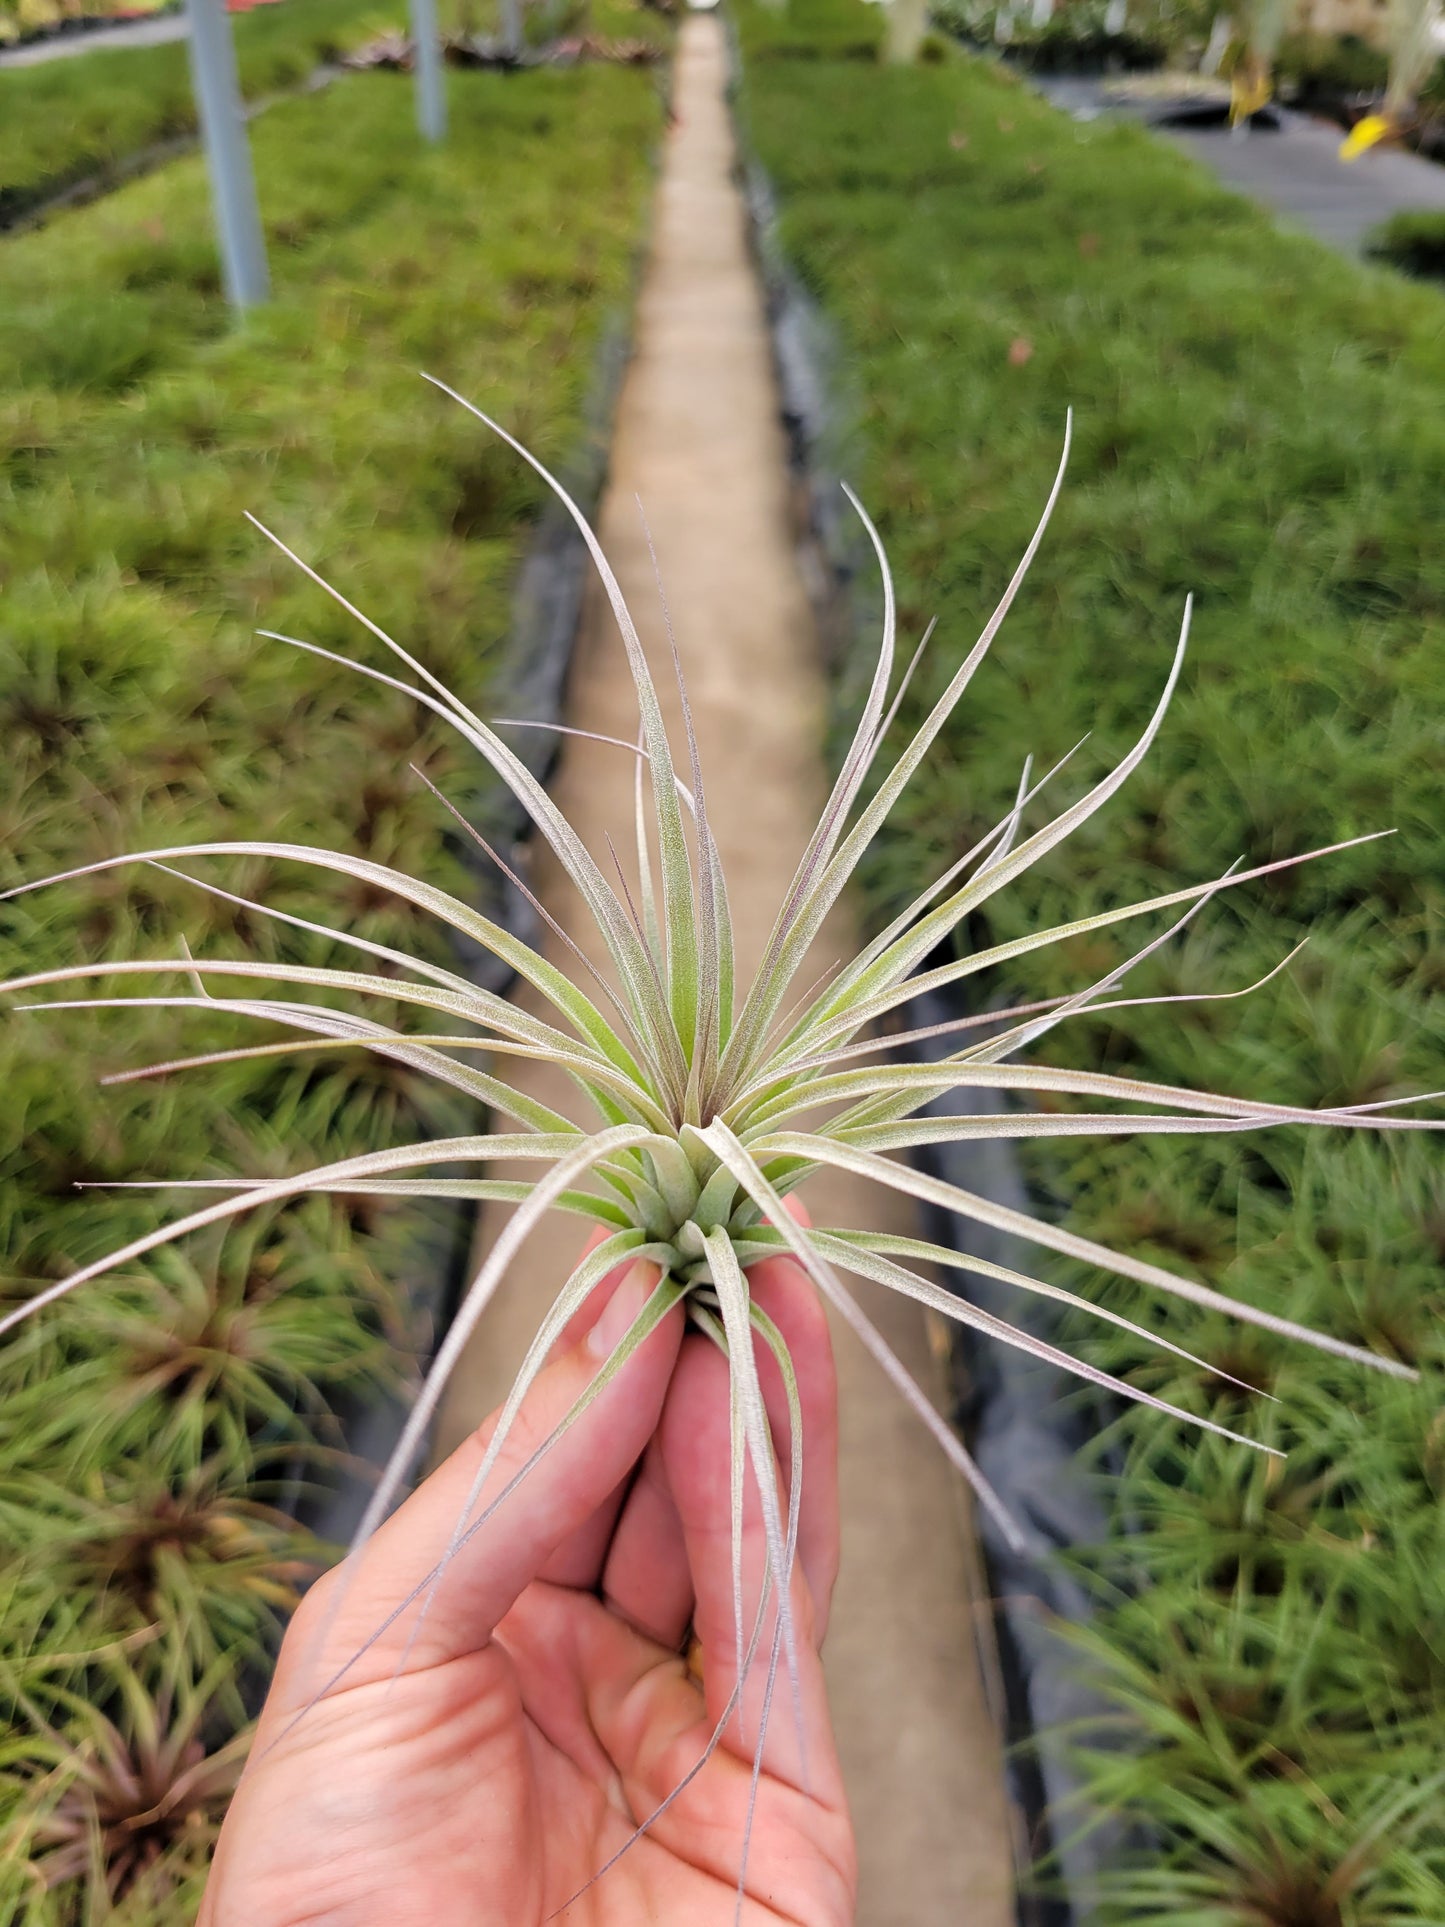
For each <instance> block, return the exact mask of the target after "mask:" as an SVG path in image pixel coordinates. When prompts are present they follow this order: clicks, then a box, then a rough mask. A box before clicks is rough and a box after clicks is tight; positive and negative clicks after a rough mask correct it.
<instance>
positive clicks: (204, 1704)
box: [0, 1651, 251, 1927]
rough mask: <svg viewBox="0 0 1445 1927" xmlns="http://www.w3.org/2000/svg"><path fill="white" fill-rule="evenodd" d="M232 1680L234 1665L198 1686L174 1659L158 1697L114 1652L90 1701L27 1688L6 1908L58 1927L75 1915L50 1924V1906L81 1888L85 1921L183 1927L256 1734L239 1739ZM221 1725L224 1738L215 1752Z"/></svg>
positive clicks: (0, 1832)
mask: <svg viewBox="0 0 1445 1927" xmlns="http://www.w3.org/2000/svg"><path fill="white" fill-rule="evenodd" d="M233 1670H234V1662H233V1660H232V1659H231V1658H230V1657H229V1656H227V1657H224V1658H222V1659H221V1660H220V1661H218V1662H217V1664H216V1665H215V1666H213V1667H212V1668H211V1669H210V1670H209V1671H208V1672H207V1673H206V1674H205V1675H204V1676H203V1677H201V1678H200V1679H195V1678H193V1677H192V1676H191V1675H190V1672H189V1669H188V1667H187V1665H186V1663H185V1660H184V1658H183V1657H182V1656H181V1655H180V1654H178V1653H176V1654H172V1655H171V1656H170V1658H169V1660H168V1662H167V1664H166V1666H165V1669H164V1672H163V1675H162V1678H161V1681H160V1683H159V1684H158V1685H156V1686H151V1685H148V1684H147V1683H146V1682H145V1681H144V1680H143V1679H142V1678H141V1676H140V1674H139V1673H138V1672H137V1671H135V1670H134V1669H133V1668H132V1667H131V1665H130V1664H129V1662H128V1659H127V1657H126V1655H125V1654H124V1653H123V1652H117V1651H113V1652H111V1653H110V1654H108V1655H106V1656H105V1657H104V1658H103V1660H102V1662H101V1664H100V1665H99V1666H98V1667H97V1668H96V1670H95V1672H94V1674H93V1675H92V1676H91V1678H90V1680H89V1682H88V1690H87V1691H84V1692H82V1691H80V1690H77V1689H76V1688H74V1687H71V1686H64V1687H61V1688H56V1689H51V1690H49V1691H48V1692H36V1693H31V1692H26V1691H24V1690H23V1689H22V1690H21V1691H20V1692H19V1693H18V1694H17V1699H18V1701H19V1706H20V1711H21V1715H22V1719H23V1722H24V1724H25V1725H26V1726H28V1728H29V1729H30V1730H29V1732H28V1733H27V1734H25V1735H24V1736H22V1737H19V1738H17V1739H16V1740H15V1741H13V1742H12V1744H11V1746H10V1747H9V1749H8V1754H9V1760H8V1761H7V1764H9V1762H10V1761H13V1762H14V1763H15V1769H14V1772H13V1777H10V1776H8V1775H7V1779H8V1784H7V1785H6V1786H5V1787H4V1789H3V1795H8V1796H9V1797H8V1798H4V1799H3V1805H4V1806H5V1807H9V1808H10V1809H11V1811H10V1812H9V1814H8V1815H6V1816H5V1823H4V1824H0V1846H3V1850H4V1851H3V1862H4V1868H5V1876H4V1880H3V1884H0V1897H4V1898H5V1899H7V1900H12V1901H13V1902H14V1903H16V1904H23V1905H24V1906H25V1915H24V1917H25V1918H26V1919H27V1920H36V1921H39V1922H43V1923H45V1927H50V1923H51V1922H52V1921H54V1922H55V1923H56V1927H59V1923H60V1922H61V1921H62V1920H64V1921H68V1920H70V1919H72V1918H73V1917H74V1916H73V1915H72V1914H71V1913H70V1911H69V1909H68V1908H67V1907H66V1906H65V1905H64V1902H63V1900H61V1902H60V1904H59V1906H55V1907H54V1909H53V1911H52V1906H53V1903H51V1902H50V1901H49V1899H48V1897H49V1896H50V1895H51V1894H52V1893H55V1892H56V1891H57V1890H59V1893H60V1894H62V1895H63V1892H64V1890H65V1888H66V1887H67V1886H68V1885H69V1884H70V1883H72V1882H74V1881H76V1880H79V1879H84V1880H85V1882H86V1886H87V1891H88V1893H89V1895H90V1897H91V1899H90V1909H89V1911H88V1912H87V1915H86V1918H87V1919H95V1918H116V1917H121V1918H124V1919H126V1920H128V1921H134V1922H136V1923H137V1927H139V1923H140V1922H142V1921H144V1922H147V1923H149V1922H152V1921H155V1922H160V1921H162V1920H167V1919H170V1920H174V1919H176V1918H177V1917H178V1915H179V1914H180V1913H182V1912H183V1911H184V1909H183V1908H182V1906H181V1904H180V1900H179V1895H180V1892H181V1890H183V1889H184V1888H186V1887H187V1886H188V1885H189V1884H190V1883H191V1882H193V1881H194V1880H195V1878H196V1876H197V1875H198V1873H199V1872H200V1871H201V1870H202V1869H203V1868H204V1866H205V1864H206V1858H207V1856H208V1854H209V1851H210V1848H211V1847H212V1845H213V1844H214V1842H215V1838H216V1835H217V1833H218V1832H219V1830H220V1825H221V1821H222V1819H223V1817H224V1815H225V1810H226V1804H227V1802H228V1801H229V1799H230V1796H231V1794H232V1792H233V1791H234V1789H235V1785H236V1781H237V1779H238V1778H239V1776H240V1772H241V1768H242V1766H243V1765H244V1763H245V1758H246V1752H247V1748H248V1747H249V1745H250V1740H251V1735H250V1730H249V1728H242V1729H241V1730H239V1731H237V1730H236V1728H237V1726H238V1724H239V1707H238V1706H237V1705H236V1704H235V1703H234V1694H233V1693H231V1692H230V1690H229V1687H228V1678H229V1675H230V1673H231V1672H232V1671H233ZM8 1684H9V1682H8V1681H5V1680H3V1679H0V1687H7V1686H8ZM218 1711H220V1712H221V1718H220V1719H219V1720H218V1719H217V1717H216V1716H217V1713H218ZM62 1723H63V1724H62ZM213 1726H221V1727H223V1728H224V1729H225V1730H226V1731H227V1732H228V1733H229V1735H230V1737H228V1738H226V1739H224V1740H222V1741H221V1743H220V1744H216V1743H215V1741H214V1739H213V1736H212V1732H211V1728H212V1727H213ZM3 1795H0V1798H3ZM0 1811H3V1809H0ZM22 1894H23V1896H24V1898H23V1902H22V1899H21V1896H22Z"/></svg>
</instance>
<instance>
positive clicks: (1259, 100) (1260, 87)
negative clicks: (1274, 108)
mask: <svg viewBox="0 0 1445 1927" xmlns="http://www.w3.org/2000/svg"><path fill="white" fill-rule="evenodd" d="M1273 96H1274V86H1273V84H1272V82H1271V80H1270V78H1269V75H1268V74H1260V75H1257V76H1255V77H1253V78H1251V77H1250V76H1248V75H1246V74H1243V73H1237V74H1236V75H1235V76H1234V79H1233V80H1232V81H1231V82H1230V84H1229V124H1230V126H1231V127H1238V125H1239V123H1240V122H1241V121H1242V120H1248V119H1249V117H1250V115H1251V114H1257V113H1258V112H1259V110H1260V108H1261V107H1267V106H1268V105H1269V103H1270V100H1271V99H1272V98H1273Z"/></svg>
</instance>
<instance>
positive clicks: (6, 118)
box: [0, 0, 404, 224]
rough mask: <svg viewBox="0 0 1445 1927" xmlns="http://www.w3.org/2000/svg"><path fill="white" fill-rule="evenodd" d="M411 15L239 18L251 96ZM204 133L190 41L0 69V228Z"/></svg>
mask: <svg viewBox="0 0 1445 1927" xmlns="http://www.w3.org/2000/svg"><path fill="white" fill-rule="evenodd" d="M403 12H404V9H402V8H399V7H396V6H389V5H387V4H386V0H284V4H282V5H280V6H268V7H260V8H258V9H257V10H256V11H255V12H254V13H245V14H238V15H234V16H232V19H231V31H232V33H233V35H234V36H235V43H236V64H237V67H238V70H239V73H240V80H241V91H242V93H243V94H244V95H245V97H246V98H247V99H248V100H256V99H259V98H260V97H262V96H263V95H266V94H273V93H278V92H281V91H282V90H284V89H285V88H287V87H294V86H296V85H298V84H299V83H300V82H301V81H303V80H304V79H305V78H306V76H307V75H308V74H310V73H311V72H312V71H313V70H314V69H315V68H316V67H317V66H318V65H320V64H321V63H322V62H323V61H326V60H334V59H335V58H336V57H337V56H338V55H340V54H343V53H347V52H349V51H350V50H351V49H352V48H353V47H356V46H359V45H360V44H361V42H362V41H363V40H365V39H366V38H367V36H368V34H369V33H371V32H372V31H373V30H374V29H375V28H376V27H377V26H378V24H379V25H382V26H386V25H392V24H395V23H396V21H397V20H398V19H399V18H400V17H401V15H402V13H403ZM195 127H196V108H195V100H194V98H193V95H192V92H191V75H190V67H189V64H188V54H187V49H186V46H185V44H184V42H181V41H173V42H171V43H169V44H168V45H166V46H162V47H120V48H105V49H99V50H96V51H95V52H92V53H88V54H86V55H84V56H83V57H77V58H75V59H70V60H56V61H47V62H45V63H44V64H42V65H39V66H34V67H4V68H0V224H3V223H4V222H5V221H7V220H13V219H14V218H15V216H16V215H17V214H20V213H22V212H23V211H24V210H25V209H26V208H30V207H34V206H35V205H36V204H37V203H39V202H41V201H43V200H46V199H48V197H49V196H51V195H52V194H58V193H59V192H60V191H61V190H62V189H63V188H65V187H68V186H69V185H70V184H71V183H72V182H74V181H78V180H84V179H86V178H88V177H89V176H91V175H95V174H104V173H106V172H107V171H109V170H111V169H115V168H117V167H119V166H121V165H123V164H124V163H125V161H126V160H128V159H129V158H130V157H131V156H133V155H134V154H136V153H138V152H139V151H140V150H142V149H144V148H147V147H149V146H151V145H152V144H153V143H155V142H157V141H165V140H169V139H172V138H174V137H175V136H177V135H185V134H191V133H194V131H195Z"/></svg>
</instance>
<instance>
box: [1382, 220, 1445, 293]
mask: <svg viewBox="0 0 1445 1927" xmlns="http://www.w3.org/2000/svg"><path fill="white" fill-rule="evenodd" d="M1370 253H1371V254H1372V255H1374V256H1375V258H1376V259H1377V260H1380V261H1389V262H1391V263H1392V264H1393V265H1394V266H1395V267H1397V268H1403V269H1404V271H1405V273H1406V274H1414V275H1418V276H1419V277H1420V278H1421V279H1422V280H1427V281H1440V280H1445V215H1442V214H1432V213H1429V212H1427V211H1425V210H1419V211H1416V212H1412V213H1406V214H1392V215H1391V217H1390V219H1389V220H1388V221H1385V222H1383V223H1382V224H1381V226H1380V227H1378V228H1377V229H1376V230H1375V232H1374V233H1373V234H1372V235H1371V236H1370Z"/></svg>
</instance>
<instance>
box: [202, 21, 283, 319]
mask: <svg viewBox="0 0 1445 1927" xmlns="http://www.w3.org/2000/svg"><path fill="white" fill-rule="evenodd" d="M186 11H187V13H188V14H189V15H190V22H191V33H190V44H191V81H192V85H193V86H194V87H195V90H196V106H197V108H198V110H199V112H200V117H201V133H202V135H203V137H204V139H205V143H206V160H207V162H208V164H209V166H210V171H211V199H212V202H213V203H214V205H215V209H216V226H217V228H218V229H219V231H220V239H221V273H222V278H223V280H224V282H225V287H226V296H227V299H228V300H229V301H230V303H231V306H232V307H233V308H237V309H245V308H251V307H255V306H256V304H257V303H258V302H261V301H265V300H266V299H267V298H268V297H269V295H270V293H271V283H270V277H269V276H268V275H267V272H266V242H265V238H264V236H263V235H262V232H261V215H260V210H259V209H258V208H257V206H256V182H255V177H254V176H253V174H252V172H251V145H250V142H249V140H248V139H247V136H246V121H245V116H244V114H243V112H242V109H241V86H240V82H239V81H238V79H237V78H236V49H235V45H234V43H233V42H232V39H231V23H230V21H229V20H228V19H227V18H226V10H225V0H186Z"/></svg>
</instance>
